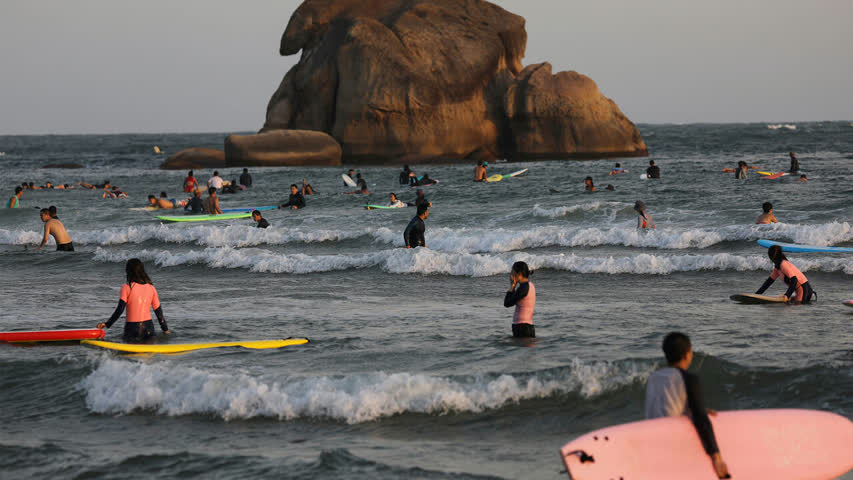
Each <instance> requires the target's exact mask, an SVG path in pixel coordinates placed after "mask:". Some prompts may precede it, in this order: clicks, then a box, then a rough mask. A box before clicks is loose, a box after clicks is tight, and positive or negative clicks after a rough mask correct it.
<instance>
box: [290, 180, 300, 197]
mask: <svg viewBox="0 0 853 480" xmlns="http://www.w3.org/2000/svg"><path fill="white" fill-rule="evenodd" d="M297 190H299V187H297V186H296V184H295V183H291V184H290V193H294V194H295V193H296V192H297Z"/></svg>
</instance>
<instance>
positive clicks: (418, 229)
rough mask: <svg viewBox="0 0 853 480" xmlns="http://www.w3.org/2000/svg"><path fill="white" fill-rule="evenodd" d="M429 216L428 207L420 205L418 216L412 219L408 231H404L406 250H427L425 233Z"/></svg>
mask: <svg viewBox="0 0 853 480" xmlns="http://www.w3.org/2000/svg"><path fill="white" fill-rule="evenodd" d="M428 216H429V206H428V205H418V214H417V215H415V216H414V217H412V220H411V221H409V225H408V226H407V227H406V230H404V231H403V241H404V242H405V243H406V248H415V247H424V248H426V240H425V239H424V232H426V225H425V224H424V220H426V219H427V217H428Z"/></svg>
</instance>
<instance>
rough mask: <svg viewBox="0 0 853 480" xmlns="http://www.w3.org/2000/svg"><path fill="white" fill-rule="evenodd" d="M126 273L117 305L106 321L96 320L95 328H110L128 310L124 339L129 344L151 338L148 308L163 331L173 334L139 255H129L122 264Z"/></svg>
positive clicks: (152, 331)
mask: <svg viewBox="0 0 853 480" xmlns="http://www.w3.org/2000/svg"><path fill="white" fill-rule="evenodd" d="M124 271H125V273H126V275H127V277H126V278H127V283H125V284H123V285H122V286H121V290H120V291H119V300H118V306H117V307H116V309H115V311H114V312H113V314H112V316H110V319H109V320H107V321H106V322H105V323H99V324H98V328H110V327H112V326H113V323H115V321H116V320H118V317H120V316H121V314H122V313H124V310H125V308H126V309H127V317H126V318H125V323H124V335H123V338H124V341H125V342H128V343H137V342H144V341H146V340H148V339H150V338H152V337H154V322H152V321H151V309H152V308H153V309H154V314H155V315H157V321H158V322H159V323H160V328H161V329H162V330H163V333H166V334H169V333H172V332H171V331H170V330H169V327H168V326H167V325H166V317H165V316H164V315H163V307H162V306H161V305H160V297H159V295H157V289H156V288H154V284H153V283H152V282H151V279H150V278H148V274H147V273H145V266H144V265H143V264H142V261H140V260H139V259H138V258H131V259H130V260H128V261H127V263H126V264H125V266H124Z"/></svg>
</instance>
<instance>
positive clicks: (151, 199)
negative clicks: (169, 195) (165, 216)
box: [148, 192, 175, 208]
mask: <svg viewBox="0 0 853 480" xmlns="http://www.w3.org/2000/svg"><path fill="white" fill-rule="evenodd" d="M165 193H166V192H161V194H160V197H161V198H157V197H155V196H154V195H148V203H149V204H151V206H152V207H157V208H175V204H174V203H172V202H170V201H169V200H168V199H166V198H163V196H164V195H165Z"/></svg>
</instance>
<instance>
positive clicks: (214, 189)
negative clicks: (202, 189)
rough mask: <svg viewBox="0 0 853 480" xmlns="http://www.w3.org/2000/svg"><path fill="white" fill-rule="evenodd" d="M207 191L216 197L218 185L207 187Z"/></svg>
mask: <svg viewBox="0 0 853 480" xmlns="http://www.w3.org/2000/svg"><path fill="white" fill-rule="evenodd" d="M207 193H208V194H209V195H210V196H211V197H215V196H216V187H210V188H208V189H207Z"/></svg>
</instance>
